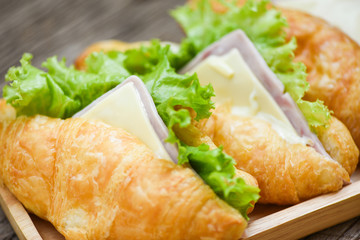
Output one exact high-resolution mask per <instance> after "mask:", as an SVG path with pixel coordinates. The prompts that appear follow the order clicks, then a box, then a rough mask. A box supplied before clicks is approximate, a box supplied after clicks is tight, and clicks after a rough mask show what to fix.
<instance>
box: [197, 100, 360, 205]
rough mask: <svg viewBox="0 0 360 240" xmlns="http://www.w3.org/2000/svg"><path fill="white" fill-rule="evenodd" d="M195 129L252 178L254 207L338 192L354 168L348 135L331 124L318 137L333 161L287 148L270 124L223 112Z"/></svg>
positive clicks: (313, 152)
mask: <svg viewBox="0 0 360 240" xmlns="http://www.w3.org/2000/svg"><path fill="white" fill-rule="evenodd" d="M197 126H198V127H199V128H200V129H201V131H203V132H204V133H205V134H207V135H208V136H210V138H211V139H212V140H213V141H214V143H215V144H216V145H222V146H223V147H224V150H225V152H227V153H228V154H229V155H231V156H233V157H234V159H235V161H236V163H237V168H239V169H241V170H244V171H246V172H248V173H250V174H251V175H252V176H254V177H255V178H256V180H257V181H258V183H259V187H260V189H261V192H260V195H261V198H260V200H259V202H260V203H275V204H280V205H287V204H295V203H298V202H299V201H303V200H306V199H309V198H311V197H314V196H317V195H320V194H324V193H328V192H333V191H338V190H339V189H341V188H342V186H343V185H344V183H346V182H349V181H350V178H349V174H351V173H352V172H353V171H354V170H355V168H356V165H357V162H358V156H359V151H358V149H357V147H356V145H355V143H354V141H353V140H352V138H351V135H350V133H349V131H348V130H347V129H346V127H345V126H344V125H343V124H342V123H341V122H339V121H338V120H336V119H335V118H333V119H332V120H331V122H330V126H329V127H328V128H326V129H320V131H319V132H320V134H319V135H320V140H321V141H323V142H325V143H326V144H325V145H324V146H325V148H326V150H327V151H328V152H329V154H330V155H331V157H332V158H333V159H335V160H331V159H329V158H327V157H324V156H323V155H321V154H319V153H318V152H316V150H315V149H314V148H312V147H307V146H304V145H302V144H291V143H288V142H287V141H286V140H284V139H283V138H282V137H280V136H279V134H278V133H277V132H276V131H275V130H274V129H273V128H272V126H271V125H270V123H268V122H266V121H264V120H261V119H257V118H253V117H240V116H237V115H234V114H232V113H231V112H230V108H229V106H220V107H217V108H216V110H215V111H214V112H213V114H212V116H211V117H210V118H209V119H208V120H203V121H201V122H200V123H198V124H197ZM339 134H340V135H339Z"/></svg>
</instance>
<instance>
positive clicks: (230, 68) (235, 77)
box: [191, 49, 306, 145]
mask: <svg viewBox="0 0 360 240" xmlns="http://www.w3.org/2000/svg"><path fill="white" fill-rule="evenodd" d="M193 72H196V73H197V75H198V77H199V80H200V83H201V84H202V85H204V84H209V83H210V84H211V85H212V86H213V88H214V90H215V94H216V96H215V98H214V101H215V103H217V104H221V103H225V102H229V101H230V102H231V103H232V105H233V107H232V113H233V114H236V115H239V116H252V117H257V118H261V119H263V120H265V121H268V122H269V123H271V125H272V127H273V129H274V130H275V131H277V132H278V134H279V135H280V136H281V137H283V138H284V139H285V140H287V141H288V142H291V143H301V144H304V145H305V144H306V142H305V139H303V138H301V137H299V136H298V135H297V133H296V131H295V129H294V128H293V126H292V125H291V123H290V122H289V120H288V118H287V117H286V116H285V114H284V112H283V111H282V110H281V109H280V107H279V106H278V104H277V103H276V102H275V100H274V99H273V97H272V96H271V95H270V94H269V93H268V91H267V90H266V89H265V87H264V86H263V85H262V84H261V83H260V81H259V80H258V79H257V78H256V76H255V75H254V74H253V72H252V71H251V69H250V68H249V66H248V65H247V63H246V62H245V61H244V59H243V57H242V56H241V54H240V52H239V51H238V50H237V49H232V50H231V51H229V52H228V53H227V54H225V55H223V56H215V55H212V56H209V57H208V58H206V59H205V60H204V61H202V62H201V63H200V64H198V65H197V66H196V67H195V68H194V69H192V70H191V73H193Z"/></svg>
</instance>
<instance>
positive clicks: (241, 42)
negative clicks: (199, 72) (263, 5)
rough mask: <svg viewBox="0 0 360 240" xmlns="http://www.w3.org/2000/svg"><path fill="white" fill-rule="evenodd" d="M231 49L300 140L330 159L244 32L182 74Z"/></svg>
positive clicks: (204, 53)
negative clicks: (268, 94) (271, 99)
mask: <svg viewBox="0 0 360 240" xmlns="http://www.w3.org/2000/svg"><path fill="white" fill-rule="evenodd" d="M232 49H237V50H238V51H239V52H240V54H241V55H242V57H243V59H244V60H245V62H246V63H247V65H248V66H249V68H250V69H251V71H252V72H253V73H254V75H255V76H256V77H257V79H258V80H259V81H260V82H261V83H262V85H263V86H264V87H265V88H266V90H267V91H268V92H269V93H270V94H271V96H272V97H273V98H274V100H275V102H276V103H277V104H278V105H279V107H280V108H281V110H282V111H283V112H284V114H285V115H286V117H287V118H288V119H289V121H290V123H291V124H292V126H293V127H294V129H295V130H296V132H297V134H298V135H299V136H300V137H303V138H305V139H306V142H308V145H309V146H311V147H313V148H314V149H315V150H316V151H317V152H319V153H320V154H322V155H324V156H326V157H328V158H331V157H330V156H329V154H328V153H327V152H326V151H325V149H324V147H323V145H322V143H321V142H320V140H319V139H318V137H317V136H316V135H315V134H314V133H313V132H311V130H310V128H309V125H308V123H307V121H306V119H305V117H304V115H303V114H302V112H301V111H300V109H299V107H298V106H297V104H296V103H295V101H294V100H293V99H292V98H291V96H290V95H289V94H288V93H285V88H284V85H283V83H282V82H281V81H280V80H279V79H278V77H277V76H276V75H275V74H274V73H273V72H272V71H271V69H270V68H269V66H268V65H267V64H266V62H265V60H264V59H263V58H262V56H261V55H260V53H259V52H258V51H257V49H256V47H255V45H254V44H253V43H252V42H251V40H250V39H249V38H248V37H247V36H246V34H245V33H244V32H243V31H242V30H235V31H233V32H231V33H229V34H228V35H226V36H225V37H223V38H222V39H220V40H219V41H217V42H215V43H213V44H212V45H210V46H209V47H207V48H206V49H204V50H203V51H202V52H200V53H199V54H198V55H197V56H196V57H195V58H194V59H193V60H192V61H191V62H189V63H188V64H187V65H186V66H185V67H184V68H183V69H181V70H180V73H182V74H184V73H186V72H189V71H190V70H191V69H193V68H194V67H195V66H197V65H198V64H199V63H200V62H201V61H203V60H204V59H206V58H207V57H209V56H211V55H215V56H221V55H224V54H226V53H228V52H229V51H230V50H232Z"/></svg>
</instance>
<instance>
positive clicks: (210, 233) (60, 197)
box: [0, 101, 247, 239]
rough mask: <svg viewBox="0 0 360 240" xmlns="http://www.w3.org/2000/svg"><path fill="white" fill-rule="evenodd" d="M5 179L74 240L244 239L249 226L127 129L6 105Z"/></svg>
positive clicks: (0, 164)
mask: <svg viewBox="0 0 360 240" xmlns="http://www.w3.org/2000/svg"><path fill="white" fill-rule="evenodd" d="M0 116H1V118H0V146H1V147H0V159H1V161H0V179H1V181H2V183H3V184H5V185H6V186H7V187H8V189H9V190H10V191H11V192H12V193H13V194H14V195H15V196H16V197H17V198H18V200H20V201H21V202H22V203H23V205H24V206H25V207H26V208H27V209H28V210H29V211H31V212H33V213H34V214H36V215H37V216H39V217H41V218H43V219H46V220H48V221H50V222H51V223H52V224H53V225H54V226H55V227H56V229H57V230H58V231H59V232H60V233H61V234H63V235H64V236H65V238H66V239H238V238H240V237H241V235H242V232H243V231H244V229H245V227H246V225H247V223H246V221H245V219H244V218H243V217H242V216H241V215H240V213H239V212H237V211H236V210H235V209H233V208H232V207H230V206H229V205H227V204H226V203H225V202H223V201H222V200H220V199H219V198H218V197H217V196H216V195H215V193H214V192H213V191H212V190H211V189H210V187H208V186H207V185H206V184H204V183H203V181H202V180H201V179H200V178H199V177H198V176H197V175H196V174H195V173H194V172H193V171H192V170H191V169H189V168H184V167H182V166H178V165H176V164H174V163H173V162H170V161H168V160H164V159H158V158H156V157H155V155H154V154H153V153H152V151H150V150H149V149H148V148H147V147H146V146H145V145H144V144H143V143H142V142H140V141H139V140H138V139H137V138H135V137H133V136H132V135H130V134H129V133H127V132H125V131H124V130H121V129H118V128H113V127H110V126H109V125H106V124H104V123H102V122H97V121H87V120H84V119H80V118H70V119H67V120H61V119H52V118H48V117H45V116H39V115H38V116H34V117H23V116H21V117H18V118H15V111H14V110H13V109H12V108H11V107H10V106H7V105H6V104H5V102H4V101H0Z"/></svg>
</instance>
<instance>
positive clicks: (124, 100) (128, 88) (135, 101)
mask: <svg viewBox="0 0 360 240" xmlns="http://www.w3.org/2000/svg"><path fill="white" fill-rule="evenodd" d="M84 110H85V111H84ZM84 110H83V111H82V112H81V113H80V114H79V115H77V116H79V117H82V118H85V119H93V120H100V121H103V122H105V123H107V124H109V125H111V126H113V127H117V128H122V129H124V130H126V131H127V132H129V133H131V134H133V135H134V136H136V137H137V138H139V139H140V140H141V141H142V142H143V143H145V144H146V145H147V146H148V147H149V148H150V149H151V150H152V151H153V152H154V153H155V154H156V155H157V157H159V158H162V159H167V160H171V158H170V156H169V154H168V153H167V151H166V150H165V147H164V145H163V143H162V141H161V140H160V138H159V136H158V134H157V133H156V131H155V129H154V127H153V126H152V124H151V121H150V119H149V116H148V114H147V111H146V108H145V106H144V103H143V102H142V99H141V97H140V93H139V91H138V90H137V88H136V87H135V84H134V83H133V82H132V81H128V82H126V83H125V84H124V85H123V86H121V87H120V88H117V89H115V90H114V91H112V92H111V93H110V94H108V95H106V96H105V97H104V98H102V99H101V100H100V101H99V102H96V104H92V105H91V106H90V107H87V108H86V109H84Z"/></svg>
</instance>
